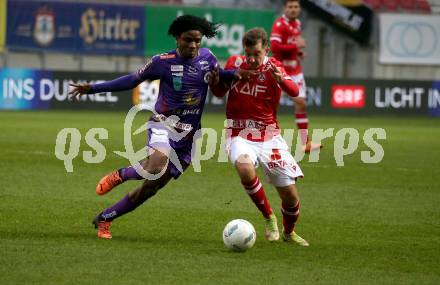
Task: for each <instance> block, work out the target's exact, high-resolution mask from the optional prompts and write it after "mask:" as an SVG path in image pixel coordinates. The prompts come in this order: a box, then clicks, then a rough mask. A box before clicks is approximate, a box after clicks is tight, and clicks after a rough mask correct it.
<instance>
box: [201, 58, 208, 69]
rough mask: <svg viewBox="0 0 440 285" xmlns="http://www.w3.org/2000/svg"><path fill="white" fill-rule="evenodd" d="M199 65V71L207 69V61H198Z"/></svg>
mask: <svg viewBox="0 0 440 285" xmlns="http://www.w3.org/2000/svg"><path fill="white" fill-rule="evenodd" d="M199 64H200V69H201V70H207V69H209V62H208V61H207V60H201V61H199Z"/></svg>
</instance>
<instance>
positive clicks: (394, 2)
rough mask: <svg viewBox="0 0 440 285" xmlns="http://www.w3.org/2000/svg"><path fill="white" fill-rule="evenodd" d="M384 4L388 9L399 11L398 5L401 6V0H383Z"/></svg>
mask: <svg viewBox="0 0 440 285" xmlns="http://www.w3.org/2000/svg"><path fill="white" fill-rule="evenodd" d="M383 6H385V8H386V9H387V10H388V11H392V12H394V11H397V7H399V1H398V0H384V1H383Z"/></svg>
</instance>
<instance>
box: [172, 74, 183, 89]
mask: <svg viewBox="0 0 440 285" xmlns="http://www.w3.org/2000/svg"><path fill="white" fill-rule="evenodd" d="M173 87H174V90H176V91H180V90H182V77H180V76H173Z"/></svg>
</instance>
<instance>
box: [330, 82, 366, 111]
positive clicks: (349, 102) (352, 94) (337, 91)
mask: <svg viewBox="0 0 440 285" xmlns="http://www.w3.org/2000/svg"><path fill="white" fill-rule="evenodd" d="M332 107H334V108H363V107H365V86H362V85H333V86H332Z"/></svg>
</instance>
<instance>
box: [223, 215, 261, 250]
mask: <svg viewBox="0 0 440 285" xmlns="http://www.w3.org/2000/svg"><path fill="white" fill-rule="evenodd" d="M256 238H257V234H256V233H255V229H254V226H253V225H252V224H251V223H249V222H248V221H246V220H243V219H236V220H232V221H230V222H229V223H228V224H227V225H226V227H225V229H224V230H223V242H224V243H225V246H226V247H227V248H229V249H230V250H233V251H246V250H247V249H249V248H251V247H252V246H253V245H254V243H255V240H256Z"/></svg>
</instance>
